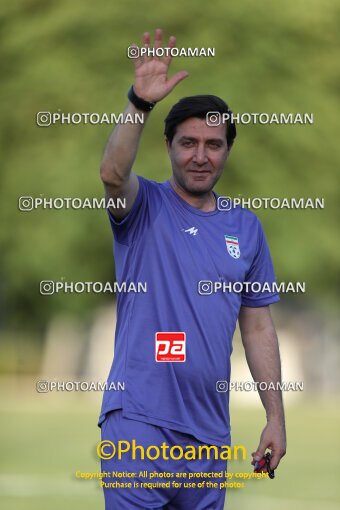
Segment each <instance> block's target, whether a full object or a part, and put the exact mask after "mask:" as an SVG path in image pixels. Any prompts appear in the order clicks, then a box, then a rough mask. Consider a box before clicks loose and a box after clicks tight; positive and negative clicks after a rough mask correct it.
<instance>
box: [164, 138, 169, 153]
mask: <svg viewBox="0 0 340 510" xmlns="http://www.w3.org/2000/svg"><path fill="white" fill-rule="evenodd" d="M164 140H165V145H166V148H167V151H168V152H169V150H170V145H171V144H170V142H169V140H168V138H164Z"/></svg>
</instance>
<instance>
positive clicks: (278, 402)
mask: <svg viewBox="0 0 340 510" xmlns="http://www.w3.org/2000/svg"><path fill="white" fill-rule="evenodd" d="M243 344H244V348H245V353H246V358H247V362H248V365H249V368H250V371H251V374H252V376H253V378H254V381H256V382H258V383H260V382H265V383H267V386H268V383H274V386H275V388H277V386H278V385H277V383H280V382H281V362H280V352H279V346H278V340H277V335H276V333H275V329H274V328H273V329H272V330H263V331H262V332H261V331H255V332H254V333H248V334H247V335H244V338H243ZM258 391H259V395H260V398H261V401H262V404H263V406H264V408H265V410H266V415H267V420H268V421H269V420H278V421H281V420H283V418H284V410H283V402H282V393H281V390H280V389H275V390H270V389H265V390H261V389H260V385H259V390H258Z"/></svg>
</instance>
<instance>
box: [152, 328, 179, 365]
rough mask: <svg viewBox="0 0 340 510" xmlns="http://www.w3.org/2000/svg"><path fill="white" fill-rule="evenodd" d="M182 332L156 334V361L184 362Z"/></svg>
mask: <svg viewBox="0 0 340 510" xmlns="http://www.w3.org/2000/svg"><path fill="white" fill-rule="evenodd" d="M185 339H186V336H185V333H184V331H175V332H174V331H167V332H157V333H156V335H155V341H156V358H155V359H156V361H185V358H186V355H185Z"/></svg>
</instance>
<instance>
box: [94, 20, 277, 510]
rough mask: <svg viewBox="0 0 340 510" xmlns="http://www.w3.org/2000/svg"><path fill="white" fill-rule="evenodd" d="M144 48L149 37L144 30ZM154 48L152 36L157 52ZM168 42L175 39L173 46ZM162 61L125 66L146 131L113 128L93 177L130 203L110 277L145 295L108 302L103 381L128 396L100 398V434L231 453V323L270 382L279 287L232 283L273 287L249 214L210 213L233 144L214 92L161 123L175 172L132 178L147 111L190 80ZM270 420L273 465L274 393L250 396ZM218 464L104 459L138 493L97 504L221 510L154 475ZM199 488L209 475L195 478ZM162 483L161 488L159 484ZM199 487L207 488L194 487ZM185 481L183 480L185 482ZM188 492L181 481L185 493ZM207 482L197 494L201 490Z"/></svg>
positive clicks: (118, 227)
mask: <svg viewBox="0 0 340 510" xmlns="http://www.w3.org/2000/svg"><path fill="white" fill-rule="evenodd" d="M143 43H144V48H147V49H150V35H149V34H148V33H145V34H144V37H143ZM161 45H162V32H161V30H160V29H157V30H156V33H155V43H154V49H156V48H160V47H161ZM174 45H175V38H174V37H171V38H170V40H169V43H168V47H169V48H173V47H174ZM170 61H171V56H165V57H164V58H159V57H155V56H153V55H151V56H150V55H146V56H144V57H139V58H135V59H134V64H135V80H134V85H133V88H132V89H131V90H130V91H129V95H128V97H129V104H128V106H127V108H126V111H125V115H132V116H134V115H135V114H136V113H139V114H140V113H144V124H131V123H126V124H124V123H123V124H120V125H118V126H117V127H116V128H115V129H114V131H113V133H112V135H111V137H110V139H109V142H108V144H107V147H106V150H105V153H104V156H103V160H102V164H101V178H102V180H103V182H104V185H105V190H106V196H107V198H113V199H117V198H125V199H126V207H125V208H121V209H117V208H110V209H109V217H110V222H111V226H112V230H113V233H114V252H115V263H116V277H117V280H118V281H119V282H127V284H129V283H131V282H135V283H137V282H147V292H146V293H131V292H130V293H127V294H121V295H119V296H118V298H117V327H116V339H115V359H114V363H113V365H112V368H111V371H110V374H109V378H108V381H109V382H115V381H124V383H125V391H123V392H115V391H109V390H107V391H106V392H105V394H104V399H103V406H102V412H101V416H100V419H99V424H100V425H101V428H102V439H103V440H104V439H105V440H110V441H112V442H113V443H115V444H117V443H118V441H120V440H125V441H129V442H131V441H132V440H135V441H136V442H137V443H138V444H139V445H143V446H145V447H146V448H147V447H148V446H150V445H161V444H162V443H164V442H165V443H166V444H168V445H170V446H171V445H172V446H174V445H181V446H182V448H185V446H186V445H193V446H194V447H198V446H200V445H214V446H216V447H217V448H218V449H221V448H222V447H223V446H224V445H230V441H231V439H230V420H229V392H228V391H221V390H220V389H219V388H218V386H217V387H216V383H217V381H229V380H230V356H231V352H232V338H233V334H234V331H235V327H236V322H237V320H239V324H240V329H241V335H242V341H243V344H244V348H245V354H246V358H247V362H248V365H249V367H250V370H251V373H252V375H253V378H254V380H255V381H258V382H262V381H263V382H267V383H269V382H274V383H276V382H279V381H280V379H281V373H280V356H279V348H278V341H277V337H276V333H275V328H274V325H273V322H272V319H271V316H270V311H269V305H270V304H272V303H274V302H276V301H278V300H279V297H278V295H277V293H276V292H270V291H266V292H260V291H258V287H257V289H255V290H254V289H253V288H252V286H248V287H247V288H245V289H243V290H242V292H233V291H228V290H225V289H228V288H229V289H230V287H228V285H230V284H233V283H235V282H249V283H254V282H258V283H260V284H262V283H265V282H268V283H272V282H274V281H275V276H274V271H273V266H272V263H271V258H270V253H269V249H268V246H267V243H266V240H265V236H264V233H263V230H262V226H261V224H260V222H259V220H258V219H257V217H256V216H255V215H254V214H253V213H252V212H250V211H248V210H245V209H242V208H240V207H235V208H231V209H230V210H229V211H222V210H219V208H218V207H217V201H218V196H217V195H216V193H215V192H214V191H213V188H214V186H215V184H216V182H217V181H218V179H219V178H220V176H221V174H222V172H223V169H224V165H225V162H226V160H227V158H228V156H229V153H230V150H231V147H232V145H233V142H234V138H235V136H236V129H235V126H234V124H232V123H231V122H230V121H228V122H227V123H221V124H219V125H213V126H211V125H209V124H208V123H207V121H206V115H207V113H208V112H211V111H213V112H219V113H220V114H221V115H222V116H223V114H227V113H228V112H229V113H230V110H229V109H228V106H227V105H226V103H224V101H222V100H221V99H220V98H218V97H216V96H206V95H205V96H193V97H188V98H183V99H182V100H181V101H179V102H178V103H177V104H176V105H174V107H173V108H172V109H171V111H170V113H169V115H168V116H167V118H166V120H165V137H166V144H167V149H168V154H169V158H170V161H171V165H172V176H171V178H170V179H169V180H168V181H166V182H164V183H157V182H154V181H150V180H147V179H145V178H143V177H141V176H137V175H136V174H135V173H134V172H132V167H133V164H134V161H135V158H136V154H137V149H138V143H139V140H140V137H141V134H142V131H143V127H144V125H145V120H146V119H147V118H148V116H149V115H150V112H151V110H152V108H153V107H154V105H155V104H156V102H159V101H160V100H162V99H163V98H164V97H165V96H167V95H168V94H169V93H170V92H171V90H172V89H173V88H174V87H175V86H176V85H177V84H178V83H179V82H180V81H181V80H183V79H184V78H186V77H187V75H188V73H186V72H185V71H181V72H178V73H177V74H175V76H173V77H172V78H171V79H168V78H167V72H168V67H169V64H170ZM259 392H260V397H261V400H262V403H263V405H264V408H265V410H266V416H267V424H266V426H265V428H264V430H263V432H262V435H261V439H260V444H259V446H258V448H257V450H256V452H254V453H253V454H252V455H253V462H255V461H257V460H259V459H260V458H262V456H263V455H264V453H265V450H266V449H267V448H269V449H270V450H271V452H272V459H271V463H270V467H271V469H275V468H276V467H277V465H278V464H279V461H280V459H281V457H282V456H283V455H284V454H285V423H284V412H283V405H282V397H281V393H280V392H279V391H274V390H270V391H269V390H267V391H259ZM225 464H226V463H225V461H224V460H223V461H222V460H211V459H210V460H209V459H205V460H204V461H203V460H199V461H198V460H195V461H188V460H186V459H180V460H176V461H174V460H168V459H167V460H164V459H163V460H162V459H157V460H154V461H150V460H148V459H142V460H138V459H137V460H133V459H132V456H131V455H130V454H129V456H127V455H126V456H125V457H124V459H121V460H116V459H115V458H113V459H107V460H103V461H102V470H103V471H105V472H110V471H111V472H112V471H125V472H127V471H129V472H135V475H136V477H135V479H134V483H136V484H137V485H135V486H134V488H130V489H128V488H119V487H120V486H119V485H118V486H117V487H118V488H117V487H116V486H115V488H113V485H111V487H110V483H109V482H110V481H112V479H109V478H108V479H105V482H107V484H106V483H103V487H104V495H105V502H106V509H107V510H111V509H115V508H117V509H118V508H119V510H122V509H125V508H126V509H132V508H134V509H142V508H143V509H144V508H149V509H150V508H152V509H154V510H156V509H157V510H161V509H164V510H165V509H167V510H175V509H177V510H181V509H183V510H184V509H185V510H188V509H191V508H192V509H195V510H200V509H203V508H216V509H222V508H223V504H224V497H225V489H220V488H218V489H204V488H200V489H198V488H197V485H196V486H194V487H191V486H190V488H189V486H188V488H184V487H183V486H181V487H179V486H177V485H176V484H175V485H172V484H171V483H170V482H169V483H170V487H168V486H167V485H166V484H163V485H162V483H161V476H162V475H161V473H162V472H164V471H168V472H170V473H171V472H172V473H175V472H179V471H185V472H187V473H189V472H201V473H202V472H203V473H204V472H206V473H207V472H212V471H216V472H220V471H222V470H223V469H225ZM143 470H144V471H145V470H149V471H156V472H157V473H158V476H157V477H156V475H154V476H155V478H154V479H157V481H158V482H160V485H159V486H157V487H155V488H152V489H151V488H150V487H148V486H143V482H145V481H146V480H143V475H142V474H141V473H143ZM200 480H201V481H202V480H203V482H204V477H202V478H201V479H200ZM163 482H164V480H163ZM203 482H202V483H203ZM180 485H181V484H180ZM182 485H183V484H182ZM201 487H203V486H201Z"/></svg>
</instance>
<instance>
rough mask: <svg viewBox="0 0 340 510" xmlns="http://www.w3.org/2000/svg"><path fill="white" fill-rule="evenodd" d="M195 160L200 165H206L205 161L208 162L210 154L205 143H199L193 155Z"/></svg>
mask: <svg viewBox="0 0 340 510" xmlns="http://www.w3.org/2000/svg"><path fill="white" fill-rule="evenodd" d="M193 161H194V163H197V164H198V165H204V163H207V161H208V156H207V153H206V149H205V146H204V145H203V144H202V145H198V146H197V147H196V150H195V153H194V156H193Z"/></svg>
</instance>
